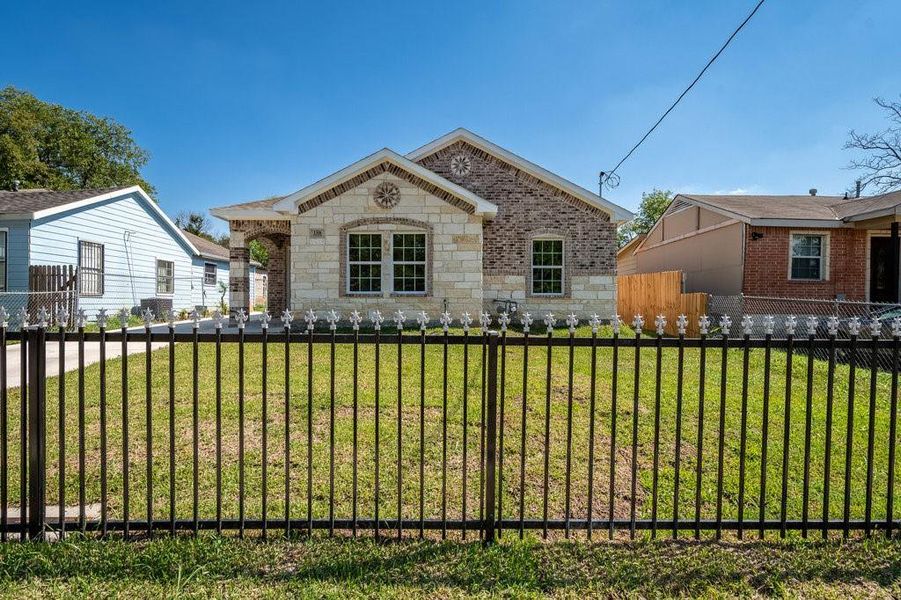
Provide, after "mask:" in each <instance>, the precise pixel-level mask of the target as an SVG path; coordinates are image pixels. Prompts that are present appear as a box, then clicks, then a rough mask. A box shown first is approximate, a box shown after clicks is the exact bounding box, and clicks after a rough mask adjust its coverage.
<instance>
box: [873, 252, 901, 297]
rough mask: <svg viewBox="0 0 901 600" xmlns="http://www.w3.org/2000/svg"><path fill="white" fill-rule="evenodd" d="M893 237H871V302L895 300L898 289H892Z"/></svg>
mask: <svg viewBox="0 0 901 600" xmlns="http://www.w3.org/2000/svg"><path fill="white" fill-rule="evenodd" d="M891 242H892V238H890V237H871V238H870V302H894V301H895V293H896V290H893V289H892V284H893V283H894V278H893V277H892V276H891V265H892V258H891V249H892V245H891Z"/></svg>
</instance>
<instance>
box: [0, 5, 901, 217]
mask: <svg viewBox="0 0 901 600" xmlns="http://www.w3.org/2000/svg"><path fill="white" fill-rule="evenodd" d="M753 4H754V1H753V0H719V1H678V2H677V1H650V0H648V1H635V2H626V1H621V2H610V1H603V2H591V1H589V2H540V1H536V2H484V1H482V2H468V1H466V0H457V1H456V2H415V3H414V2H410V3H399V2H398V3H395V2H387V1H386V2H378V3H366V4H363V3H359V4H357V3H339V2H313V3H307V4H301V3H294V2H286V3H270V4H266V5H259V6H254V5H251V3H249V2H227V1H220V2H172V3H167V2H153V3H147V4H145V5H143V6H141V5H139V3H136V2H135V3H132V2H84V3H78V4H73V3H70V2H67V3H59V4H54V3H46V2H40V1H31V2H17V3H14V5H13V4H12V3H7V4H6V5H5V6H4V7H3V8H2V9H0V14H2V17H3V21H4V23H5V27H4V33H3V36H0V57H2V59H0V65H2V67H0V84H3V85H6V84H12V85H15V86H17V87H20V88H24V89H27V90H29V91H31V92H33V93H34V94H36V95H37V96H39V97H40V98H42V99H45V100H49V101H53V102H58V103H61V104H64V105H67V106H70V107H73V108H79V109H84V110H88V111H91V112H94V113H97V114H101V115H108V116H111V117H114V118H115V119H117V120H119V121H120V122H122V123H124V124H126V125H127V126H128V127H130V128H131V129H132V130H133V132H134V136H135V138H136V140H137V141H138V143H139V144H141V145H142V146H143V147H145V148H147V149H148V150H149V151H150V153H151V154H152V158H151V161H150V163H149V165H148V166H147V167H146V169H145V171H144V174H145V176H146V178H147V179H148V180H150V181H151V182H152V183H153V184H154V185H155V186H156V187H157V191H158V195H159V199H160V202H161V204H162V206H163V208H164V209H165V210H166V211H167V212H169V213H170V214H173V215H174V214H175V213H177V212H178V211H179V210H184V209H194V210H206V209H208V208H209V207H211V206H216V205H221V204H229V203H234V202H240V201H245V200H253V199H257V198H261V197H266V196H269V195H273V194H285V193H289V192H292V191H295V190H296V189H299V188H301V187H303V186H304V185H306V184H308V183H310V182H312V181H315V180H317V179H319V178H321V177H323V176H325V175H328V174H330V173H331V172H333V171H336V170H338V169H340V168H342V167H344V166H346V165H347V164H348V163H350V162H353V161H355V160H357V159H359V158H361V157H362V156H364V155H367V154H369V153H371V152H373V151H375V150H377V149H379V148H381V147H384V146H388V147H391V148H393V149H395V150H397V151H400V152H407V151H409V150H412V149H413V148H415V147H418V146H419V145H421V144H423V143H425V142H427V141H429V140H431V139H433V138H435V137H438V136H439V135H442V134H444V133H446V132H447V131H450V130H451V129H454V128H456V127H458V126H464V127H467V128H469V129H471V130H473V131H475V132H476V133H478V134H480V135H483V136H484V137H487V138H488V139H490V140H492V141H494V142H495V143H497V144H499V145H501V146H504V147H506V148H508V149H510V150H512V151H514V152H516V153H518V154H520V155H522V156H524V157H526V158H528V159H530V160H532V161H534V162H537V163H539V164H541V165H542V166H544V167H546V168H548V169H550V170H551V171H554V172H556V173H558V174H560V175H562V176H564V177H566V178H568V179H571V180H572V181H574V182H576V183H578V184H580V185H582V186H584V187H587V188H589V189H596V180H597V172H598V171H599V170H601V169H609V168H611V167H612V166H613V165H615V164H616V162H617V161H618V160H619V159H620V158H621V156H622V155H623V154H624V153H625V152H626V151H628V149H629V148H630V147H631V146H632V144H634V143H635V142H636V141H637V140H638V138H639V137H640V136H641V135H642V134H643V133H644V131H645V130H646V129H647V128H648V127H649V126H650V125H651V124H652V123H653V121H654V120H655V119H656V118H657V117H658V116H659V114H660V113H661V112H662V111H663V110H664V109H665V108H666V107H667V106H668V105H669V103H670V102H671V101H672V100H673V99H674V98H675V97H676V95H677V94H678V93H679V92H680V91H681V90H682V88H683V87H684V86H685V85H686V84H687V83H688V82H689V81H690V80H691V78H692V77H694V75H695V73H696V72H697V71H698V69H699V68H700V67H701V66H702V65H703V64H704V62H706V60H707V59H708V58H709V57H710V56H711V55H712V53H713V52H714V51H715V50H716V49H717V48H718V47H719V45H720V44H721V43H722V42H723V40H724V39H725V37H726V36H727V35H728V34H729V33H730V32H731V31H732V30H733V29H734V28H735V27H736V26H737V24H738V23H739V22H740V21H741V19H743V18H744V16H745V15H746V14H747V12H748V11H749V10H750V8H751V7H752V6H753ZM899 22H901V2H897V0H830V1H818V0H803V1H802V0H767V2H766V3H765V4H764V6H763V7H762V8H761V10H760V11H759V12H758V14H757V16H755V18H754V19H753V20H752V21H751V23H749V25H748V26H747V27H746V28H745V30H744V31H743V32H742V33H741V34H740V35H739V37H738V38H737V39H736V40H735V41H734V42H733V44H732V46H730V48H729V49H728V50H727V51H726V52H725V54H723V56H721V57H720V59H719V60H718V61H717V63H716V64H715V65H714V66H713V67H712V68H711V70H710V71H708V73H707V75H705V77H704V78H703V79H702V80H701V82H700V83H699V84H698V85H697V86H696V87H695V89H694V90H693V91H692V92H691V93H690V94H689V96H687V97H686V99H685V100H683V102H682V104H680V106H679V107H678V108H677V109H676V110H675V111H674V112H673V113H672V114H671V115H670V116H669V118H668V119H667V120H666V121H664V123H663V125H661V127H660V128H658V130H657V131H656V132H655V134H654V135H653V136H652V137H651V138H649V139H648V141H647V142H645V144H644V145H643V146H642V147H641V148H640V149H639V150H638V152H636V153H635V154H634V155H633V156H632V158H631V159H630V160H629V161H628V162H627V163H626V164H625V165H623V167H622V168H621V169H620V175H621V177H622V183H621V185H620V186H619V187H618V188H617V189H615V190H612V191H608V192H605V196H606V197H608V198H609V199H611V200H613V201H614V202H617V203H619V204H621V205H623V206H626V207H628V208H635V207H636V206H637V204H638V202H639V201H640V198H641V193H642V192H643V191H647V190H650V189H652V188H654V187H659V188H669V189H672V190H674V191H684V192H698V193H700V192H708V193H711V192H729V191H736V190H743V191H745V192H747V193H761V192H768V193H806V192H807V190H808V188H811V187H816V188H818V189H819V190H820V193H841V192H842V191H843V190H844V189H846V188H847V187H848V186H849V185H851V182H852V181H853V180H854V174H853V172H850V171H847V170H845V169H844V168H843V167H844V166H845V165H846V163H847V161H848V159H849V158H850V155H849V154H848V152H847V151H844V150H842V144H843V142H844V140H845V138H846V136H847V131H848V130H849V129H851V128H857V129H860V130H873V129H876V128H880V127H882V126H884V123H885V122H884V119H883V117H882V115H881V114H880V113H879V112H878V110H877V109H876V107H874V106H873V104H872V102H871V99H872V97H874V96H880V95H881V96H888V97H897V96H898V94H899V93H901V44H899V43H898V34H897V24H898V23H899ZM217 226H218V227H219V228H220V229H221V228H222V225H221V223H219V224H218V225H217Z"/></svg>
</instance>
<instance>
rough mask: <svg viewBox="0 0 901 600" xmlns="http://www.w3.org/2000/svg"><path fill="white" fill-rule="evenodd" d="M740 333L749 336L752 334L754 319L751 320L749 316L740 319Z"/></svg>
mask: <svg viewBox="0 0 901 600" xmlns="http://www.w3.org/2000/svg"><path fill="white" fill-rule="evenodd" d="M741 332H742V333H743V334H744V335H746V336H750V335H751V334H752V333H753V332H754V319H753V318H751V315H744V316H743V317H742V318H741Z"/></svg>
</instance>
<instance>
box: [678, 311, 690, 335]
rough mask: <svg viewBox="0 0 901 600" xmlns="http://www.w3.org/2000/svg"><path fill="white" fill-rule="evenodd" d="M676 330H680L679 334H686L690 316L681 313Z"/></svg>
mask: <svg viewBox="0 0 901 600" xmlns="http://www.w3.org/2000/svg"><path fill="white" fill-rule="evenodd" d="M676 330H677V331H678V332H679V335H685V332H686V331H687V330H688V317H686V316H685V315H679V317H678V318H677V319H676Z"/></svg>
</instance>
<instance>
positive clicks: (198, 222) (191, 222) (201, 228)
mask: <svg viewBox="0 0 901 600" xmlns="http://www.w3.org/2000/svg"><path fill="white" fill-rule="evenodd" d="M175 224H176V225H178V227H179V228H180V229H184V230H185V231H187V232H188V233H193V234H194V235H198V236H200V237H202V238H206V239H208V240H210V241H211V242H215V241H217V240H216V236H214V235H213V234H212V233H210V229H212V224H211V223H210V220H209V218H208V217H207V216H206V215H205V214H203V213H199V212H193V211H190V212H186V211H182V212H180V213H178V214H177V215H176V216H175Z"/></svg>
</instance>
